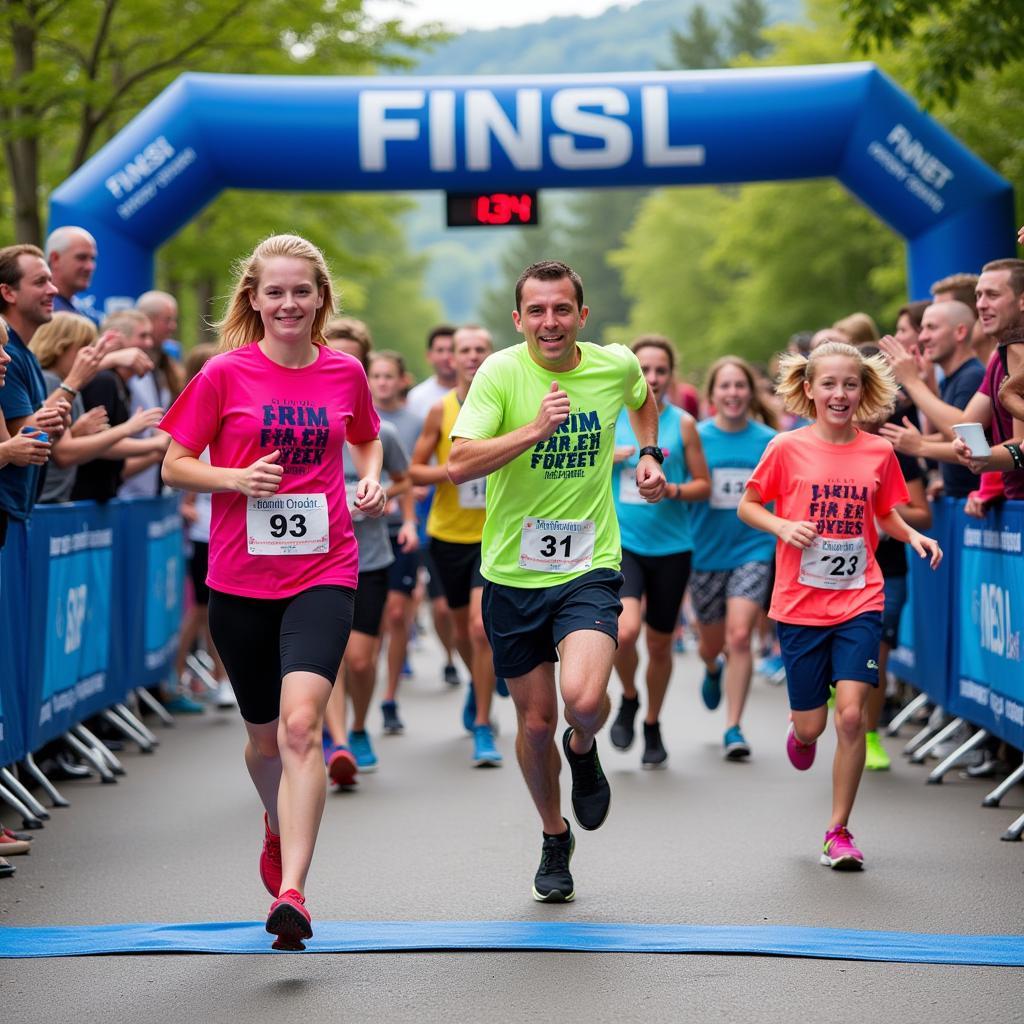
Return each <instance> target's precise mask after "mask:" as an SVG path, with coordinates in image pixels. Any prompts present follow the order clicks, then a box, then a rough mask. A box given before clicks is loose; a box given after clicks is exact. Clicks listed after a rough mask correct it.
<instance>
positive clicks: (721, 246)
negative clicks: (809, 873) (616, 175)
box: [609, 0, 905, 371]
mask: <svg viewBox="0 0 1024 1024" xmlns="http://www.w3.org/2000/svg"><path fill="white" fill-rule="evenodd" d="M809 7H810V12H811V15H812V17H813V23H812V25H810V26H797V25H780V26H776V27H773V28H771V29H768V30H766V33H765V34H766V37H767V39H768V42H769V44H770V45H771V46H772V47H773V49H772V53H771V55H770V56H769V57H768V58H765V59H763V60H761V61H759V62H757V63H761V64H765V63H771V64H780V65H786V64H808V63H822V62H827V61H835V60H843V59H846V58H847V54H846V52H845V51H844V49H843V45H842V31H841V26H840V24H839V22H838V20H837V18H836V15H835V13H834V11H833V10H832V9H831V7H830V6H829V5H827V4H826V3H825V2H824V0H812V2H811V3H810V5H809ZM743 62H744V63H745V64H749V63H752V61H751V59H750V58H744V61H743ZM902 250H903V247H902V243H901V241H900V240H899V239H898V238H897V237H896V236H895V235H894V234H893V233H892V232H891V231H889V230H888V229H887V228H886V227H884V226H883V225H882V224H881V223H880V222H879V221H878V220H877V218H876V217H875V216H874V215H873V214H872V213H870V212H869V211H868V210H867V209H865V208H864V207H863V206H862V205H860V204H859V203H858V202H857V201H856V200H854V199H853V198H852V197H851V196H849V195H848V194H847V193H846V192H845V191H844V190H843V188H842V187H841V186H840V185H839V184H837V183H835V182H826V181H815V182H805V183H786V184H765V185H747V186H743V187H741V188H727V189H726V188H714V187H702V188H689V189H686V188H679V189H663V190H660V191H658V192H656V193H653V194H652V195H651V196H650V197H649V198H648V199H647V200H646V201H645V202H644V203H643V204H642V206H641V208H640V210H639V212H638V215H637V217H636V220H635V223H634V224H633V226H632V228H631V229H630V230H629V231H628V232H627V234H626V237H625V242H624V244H623V246H622V247H621V248H620V249H619V250H618V251H616V252H614V253H612V254H611V256H610V257H609V258H610V259H611V261H612V262H613V263H614V264H615V265H616V266H617V267H619V268H620V270H621V272H622V275H623V280H624V287H625V291H626V295H627V297H628V299H629V300H630V302H631V312H630V317H629V320H628V322H627V329H626V331H625V332H623V335H622V336H621V337H619V338H617V339H616V340H626V339H627V338H628V337H629V336H632V335H634V334H639V333H641V332H646V331H657V332H661V333H664V334H667V335H669V336H670V337H671V338H672V339H673V340H674V341H675V342H676V344H677V346H678V347H679V350H680V353H681V355H682V358H683V367H684V371H686V370H689V371H693V370H694V369H699V368H703V367H706V366H707V365H708V364H709V363H710V362H711V361H712V360H713V359H714V358H716V357H717V356H719V355H722V354H724V353H726V352H736V353H739V354H741V355H745V356H748V357H750V358H752V359H755V360H759V361H767V360H768V358H769V357H770V355H771V354H772V353H774V352H777V351H778V350H779V349H781V348H783V347H784V346H785V344H786V341H787V339H788V337H789V336H790V335H791V334H792V333H794V332H795V331H798V330H814V329H816V328H818V327H822V326H825V325H827V324H831V323H833V322H834V321H835V320H837V319H838V318H839V317H841V316H844V315H845V314H847V313H850V312H852V311H854V310H856V309H861V310H864V311H865V312H867V313H870V314H871V315H872V316H874V317H875V318H876V320H878V321H879V322H880V323H881V324H883V325H886V324H891V318H892V315H893V313H894V312H895V309H896V308H898V306H899V305H900V302H901V301H902V298H903V296H904V294H905V276H904V269H903V251H902Z"/></svg>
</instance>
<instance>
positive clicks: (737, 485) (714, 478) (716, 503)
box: [708, 466, 752, 508]
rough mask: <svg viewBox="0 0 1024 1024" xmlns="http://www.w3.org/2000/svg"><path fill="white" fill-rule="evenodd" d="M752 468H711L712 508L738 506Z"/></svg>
mask: <svg viewBox="0 0 1024 1024" xmlns="http://www.w3.org/2000/svg"><path fill="white" fill-rule="evenodd" d="M751 472H752V470H749V469H743V468H731V467H728V466H720V467H718V468H716V469H713V470H711V499H710V501H709V502H708V504H710V506H711V507H712V508H739V507H740V498H742V497H743V492H744V491H745V490H746V487H747V481H748V480H749V479H750V474H751Z"/></svg>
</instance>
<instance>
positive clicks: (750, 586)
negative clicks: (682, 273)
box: [690, 356, 775, 761]
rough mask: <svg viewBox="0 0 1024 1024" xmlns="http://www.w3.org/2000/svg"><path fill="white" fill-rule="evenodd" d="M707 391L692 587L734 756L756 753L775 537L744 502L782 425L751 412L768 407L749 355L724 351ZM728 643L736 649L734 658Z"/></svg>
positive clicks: (709, 672)
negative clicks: (749, 707) (750, 722)
mask: <svg viewBox="0 0 1024 1024" xmlns="http://www.w3.org/2000/svg"><path fill="white" fill-rule="evenodd" d="M707 397H708V402H709V403H710V404H711V406H712V407H713V408H714V410H715V414H714V416H713V417H712V418H711V419H707V420H704V421H703V422H701V423H700V424H699V425H698V427H697V433H698V434H699V435H700V439H701V443H702V444H703V446H704V455H705V458H706V459H707V464H708V469H709V470H710V471H711V494H710V497H709V498H708V500H707V501H704V502H701V503H699V504H696V505H694V506H693V507H692V510H691V512H692V516H693V533H694V541H695V544H694V553H693V580H692V582H691V587H690V595H691V597H692V598H693V605H694V610H695V611H696V613H697V631H698V634H699V636H700V656H701V658H703V660H704V665H705V674H704V683H703V686H702V687H701V696H702V697H703V699H704V704H705V705H706V706H707V707H708V709H709V710H712V711H713V710H714V709H715V708H717V707H718V704H719V702H720V701H721V699H722V676H723V673H724V675H725V705H726V730H725V737H724V739H723V742H722V745H723V752H724V755H725V757H726V758H728V759H729V760H730V761H739V760H742V759H743V758H746V757H749V755H750V747H749V746H748V745H747V741H746V740H745V739H744V737H743V733H742V731H741V730H740V718H741V717H742V715H743V705H744V704H745V703H746V700H747V693H748V692H749V690H750V677H751V674H752V672H753V660H752V655H751V650H750V636H751V633H752V632H753V630H754V628H755V626H756V624H757V620H758V616H759V614H760V612H761V608H762V606H763V604H764V600H765V596H766V595H767V593H768V589H769V586H770V583H771V572H772V560H773V558H774V553H775V539H774V537H772V536H771V535H769V534H765V533H761V532H760V531H758V530H754V529H752V528H751V527H749V526H747V525H746V524H745V523H743V522H741V521H740V519H739V518H738V517H737V515H736V509H737V507H738V506H739V503H740V498H741V497H742V496H743V490H744V488H745V487H746V485H747V477H749V476H750V474H751V472H752V471H753V469H754V467H755V466H756V465H757V464H758V462H759V461H760V458H761V455H762V453H763V452H764V450H765V448H767V447H768V442H769V441H770V440H771V439H772V438H773V437H774V436H775V431H774V430H772V429H771V427H767V426H765V425H764V423H760V422H758V420H756V419H753V418H752V417H751V411H752V410H753V411H754V412H755V413H756V414H763V410H762V409H761V403H760V399H759V398H758V396H757V388H756V381H755V378H754V371H753V370H752V369H751V367H750V366H749V365H748V364H747V363H746V362H745V361H744V360H742V359H739V358H737V357H735V356H723V357H722V358H721V359H719V360H718V361H717V362H716V363H714V364H713V365H712V367H711V370H710V373H709V376H708V384H707ZM723 651H728V658H727V659H726V658H724V657H723Z"/></svg>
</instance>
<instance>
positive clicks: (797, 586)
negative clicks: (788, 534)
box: [747, 426, 910, 626]
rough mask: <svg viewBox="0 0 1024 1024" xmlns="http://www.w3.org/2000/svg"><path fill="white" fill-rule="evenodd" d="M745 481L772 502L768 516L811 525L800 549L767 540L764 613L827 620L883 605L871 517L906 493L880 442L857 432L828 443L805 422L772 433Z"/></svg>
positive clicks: (810, 622)
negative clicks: (769, 582) (769, 566)
mask: <svg viewBox="0 0 1024 1024" xmlns="http://www.w3.org/2000/svg"><path fill="white" fill-rule="evenodd" d="M747 486H748V487H751V488H753V489H754V491H755V492H756V493H757V494H758V495H759V496H760V498H761V501H762V502H764V503H765V504H767V503H768V502H770V501H774V502H775V514H776V515H778V516H781V517H782V518H783V519H792V520H797V521H802V520H808V521H810V522H813V523H815V524H816V525H817V527H818V537H819V540H818V541H817V542H816V543H815V546H814V549H813V550H811V551H809V552H808V553H807V554H806V555H805V554H804V553H803V552H802V551H801V550H800V549H799V548H795V547H793V546H792V545H790V544H785V543H783V542H782V541H781V540H780V541H778V543H777V544H776V545H775V589H774V591H773V592H772V606H771V610H770V611H769V613H768V614H769V616H770V617H771V618H773V619H775V620H776V621H777V622H788V623H793V624H796V625H801V626H834V625H836V624H837V623H840V622H847V621H848V620H850V619H852V618H854V617H856V616H857V615H860V614H862V613H863V612H871V611H881V610H882V609H883V608H884V606H885V596H884V593H883V580H882V570H881V569H880V568H879V567H878V562H877V561H875V548H876V547H877V545H878V531H877V529H876V528H875V517H876V516H878V517H882V516H885V515H888V513H889V512H891V511H892V510H893V509H894V508H896V507H897V506H898V505H903V504H905V503H906V502H907V501H909V499H910V495H909V494H908V492H907V485H906V483H905V481H904V479H903V473H902V472H901V471H900V464H899V462H898V461H897V459H896V453H895V452H894V451H893V448H892V445H891V444H889V442H888V441H886V440H885V439H884V438H881V437H877V436H876V435H874V434H868V433H865V432H864V431H863V430H858V431H857V437H856V439H855V440H854V441H852V442H851V443H850V444H829V443H828V442H827V441H823V440H822V439H821V438H819V437H818V436H817V434H815V432H814V430H813V427H810V426H808V427H800V428H799V429H797V430H793V431H790V432H789V433H783V434H776V435H775V437H774V438H772V441H771V443H770V444H769V445H768V447H767V448H766V449H765V453H764V455H763V456H762V457H761V461H760V462H759V463H758V465H757V468H756V469H755V470H754V472H753V474H752V475H751V477H750V479H749V480H748V481H747Z"/></svg>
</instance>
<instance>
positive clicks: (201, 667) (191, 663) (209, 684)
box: [185, 654, 219, 693]
mask: <svg viewBox="0 0 1024 1024" xmlns="http://www.w3.org/2000/svg"><path fill="white" fill-rule="evenodd" d="M185 664H186V665H188V667H189V668H190V669H191V670H192V671H193V672H194V673H195V674H196V675H197V676H198V677H199V679H200V681H201V682H202V684H203V686H205V687H206V688H207V689H208V690H209V691H210V692H211V693H216V692H217V687H218V686H219V683H218V682H217V680H216V679H214V678H213V676H212V675H211V674H210V672H209V670H208V669H207V667H206V665H205V664H204V663H203V662H202V661H200V659H199V658H198V657H196V655H194V654H187V655H186V656H185Z"/></svg>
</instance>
